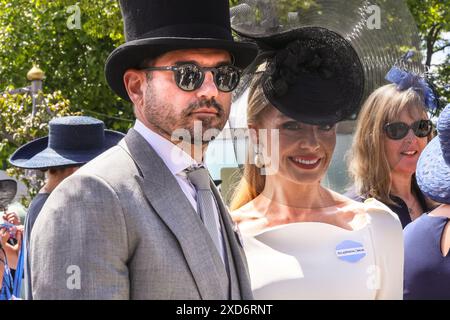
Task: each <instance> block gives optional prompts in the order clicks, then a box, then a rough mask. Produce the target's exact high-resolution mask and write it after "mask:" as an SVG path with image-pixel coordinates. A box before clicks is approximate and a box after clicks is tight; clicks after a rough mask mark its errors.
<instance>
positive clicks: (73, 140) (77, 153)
mask: <svg viewBox="0 0 450 320" xmlns="http://www.w3.org/2000/svg"><path fill="white" fill-rule="evenodd" d="M124 136H125V135H124V134H123V133H121V132H117V131H113V130H105V125H104V123H103V121H101V120H98V119H95V118H92V117H85V116H68V117H60V118H54V119H53V120H51V121H50V122H49V134H48V136H47V137H43V138H39V139H36V140H33V141H31V142H28V143H27V144H25V145H23V146H21V147H19V148H18V149H17V150H16V151H15V152H14V153H13V154H12V155H11V157H10V158H9V162H10V163H11V164H12V165H13V166H15V167H19V168H24V169H49V168H56V167H69V166H79V165H83V164H85V163H86V162H88V161H90V160H92V159H94V158H95V157H96V156H98V155H100V154H101V153H102V152H104V151H106V150H107V149H109V148H111V147H113V146H114V145H116V144H117V143H118V142H119V141H120V140H121V139H122V138H123V137H124Z"/></svg>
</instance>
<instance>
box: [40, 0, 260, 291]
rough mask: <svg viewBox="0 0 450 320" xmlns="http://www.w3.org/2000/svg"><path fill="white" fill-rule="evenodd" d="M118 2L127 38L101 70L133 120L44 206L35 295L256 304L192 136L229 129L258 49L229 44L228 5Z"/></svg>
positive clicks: (202, 142)
mask: <svg viewBox="0 0 450 320" xmlns="http://www.w3.org/2000/svg"><path fill="white" fill-rule="evenodd" d="M120 5H121V11H122V16H123V18H124V26H125V35H126V43H125V44H123V45H121V46H120V47H118V48H117V49H115V50H114V51H113V52H112V53H111V55H110V56H109V57H108V60H107V62H106V68H105V73H106V79H107V81H108V83H109V85H110V86H111V88H112V89H113V90H114V91H115V92H116V93H117V94H118V95H119V96H121V97H122V98H124V99H126V100H129V101H131V102H132V103H133V106H134V112H135V115H136V118H137V119H136V123H135V125H134V127H133V128H132V129H130V131H129V132H128V134H127V135H126V137H125V138H124V139H123V140H122V141H121V142H120V143H119V145H118V146H116V147H113V148H112V149H110V150H108V151H107V152H105V153H103V154H102V155H100V156H99V157H97V158H96V159H94V160H93V161H91V162H89V163H88V164H86V165H85V166H83V168H81V169H80V170H78V171H77V172H76V173H75V174H74V175H72V176H71V177H69V178H68V179H66V180H65V181H64V182H63V183H61V184H60V185H59V186H58V187H57V188H56V189H55V190H54V191H53V192H52V194H51V195H50V197H49V199H48V200H47V202H46V204H45V205H44V207H43V209H42V212H41V214H40V215H39V217H38V219H37V221H36V223H35V226H34V229H33V231H32V235H31V270H32V291H33V297H34V298H35V299H251V298H252V294H251V288H250V282H249V278H248V270H247V266H246V260H245V256H244V254H243V249H242V244H241V243H240V241H239V237H238V236H237V233H236V231H235V229H234V227H233V224H232V221H231V219H230V216H229V214H228V212H227V209H226V207H225V206H224V204H223V202H222V199H221V197H220V195H219V193H218V192H217V190H216V189H215V187H214V185H213V183H212V181H211V179H210V178H209V177H208V178H207V182H206V183H205V179H204V172H205V170H204V169H203V168H202V167H201V165H202V162H203V152H204V151H205V148H206V146H207V144H208V138H203V136H200V138H199V136H198V132H196V130H197V127H198V125H199V126H200V129H201V130H202V131H203V132H204V131H208V130H216V131H218V130H221V129H222V128H223V127H224V125H225V122H226V120H227V118H228V115H229V112H230V105H231V91H232V90H233V89H234V88H235V87H236V86H237V84H238V82H239V70H238V68H244V67H246V66H247V65H248V64H250V63H251V61H252V60H253V58H254V57H255V56H256V48H255V47H254V46H253V45H252V44H248V43H237V42H235V41H233V38H232V36H231V31H230V21H229V6H228V0H214V1H211V0H196V1H179V0H164V1H161V0H159V1H157V0H151V1H150V0H132V1H131V0H123V1H120ZM180 129H181V131H178V130H180ZM176 132H182V133H183V134H182V136H183V139H184V140H183V141H179V140H178V139H175V138H177V137H178V133H176ZM175 133H176V134H175ZM182 145H183V147H181V146H182ZM186 146H187V148H186ZM196 146H200V150H201V152H199V153H195V152H194V153H192V150H196Z"/></svg>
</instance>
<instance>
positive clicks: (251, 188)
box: [230, 78, 271, 211]
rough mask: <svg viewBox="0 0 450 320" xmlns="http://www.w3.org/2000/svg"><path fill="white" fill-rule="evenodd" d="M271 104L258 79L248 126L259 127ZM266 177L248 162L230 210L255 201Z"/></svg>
mask: <svg viewBox="0 0 450 320" xmlns="http://www.w3.org/2000/svg"><path fill="white" fill-rule="evenodd" d="M270 106H271V104H270V102H269V101H268V100H267V98H266V97H265V95H264V92H263V90H262V88H261V86H260V85H259V78H257V79H256V80H255V81H254V82H253V84H252V85H251V86H250V91H249V95H248V107H247V125H258V124H260V123H261V119H262V117H263V115H264V113H265V112H264V111H266V110H268V107H270ZM264 186H265V176H264V175H261V174H260V169H259V168H257V167H256V166H255V165H254V164H252V163H249V161H246V163H245V165H244V172H243V175H242V177H241V179H240V181H239V183H238V185H237V187H236V188H235V191H234V192H233V196H232V198H231V203H230V210H231V211H234V210H237V209H239V208H240V207H242V206H243V205H245V204H246V203H248V202H250V201H252V200H253V199H255V198H256V197H257V196H258V195H259V194H260V193H261V192H262V191H263V189H264Z"/></svg>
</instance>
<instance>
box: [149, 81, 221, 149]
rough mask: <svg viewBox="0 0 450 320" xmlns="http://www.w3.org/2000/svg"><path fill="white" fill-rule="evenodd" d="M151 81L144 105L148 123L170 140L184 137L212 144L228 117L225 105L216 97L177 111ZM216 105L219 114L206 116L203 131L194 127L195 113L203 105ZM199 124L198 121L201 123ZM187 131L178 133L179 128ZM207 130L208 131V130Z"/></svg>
mask: <svg viewBox="0 0 450 320" xmlns="http://www.w3.org/2000/svg"><path fill="white" fill-rule="evenodd" d="M150 83H151V82H149V83H148V86H147V91H146V93H145V95H146V100H145V101H146V105H145V106H144V116H145V118H146V120H147V122H148V123H150V124H151V125H152V126H154V127H155V128H156V129H157V130H158V131H159V132H158V133H160V134H162V135H163V136H165V137H166V138H167V139H169V140H174V139H175V141H173V142H174V143H176V141H180V140H183V141H184V142H185V143H186V142H188V141H187V139H190V143H191V144H208V143H209V142H210V141H211V140H213V139H215V138H216V137H217V134H218V132H220V131H221V130H222V129H223V127H224V126H225V123H226V121H227V115H226V114H225V111H224V108H223V107H222V105H221V104H220V103H218V102H217V101H216V100H215V99H201V100H198V101H196V102H194V103H191V104H189V105H188V106H187V108H185V109H183V110H182V111H181V112H180V113H179V114H177V113H176V112H175V111H174V109H175V108H174V106H173V105H172V104H171V103H170V102H169V101H165V102H163V101H161V100H160V98H159V97H158V96H157V95H156V94H154V92H155V91H154V88H153V86H151V84H150ZM204 107H208V108H213V109H215V110H216V112H217V114H216V115H214V116H207V117H204V118H203V119H202V120H196V121H195V122H199V121H201V126H202V127H201V132H198V131H199V130H198V129H199V128H198V127H197V128H195V127H194V114H193V112H195V111H196V110H197V109H200V108H204ZM197 125H198V124H197ZM195 129H197V132H196V130H195ZM181 131H185V132H188V133H189V135H188V137H186V136H187V135H186V134H183V135H182V139H180V135H177V132H181ZM205 133H206V134H205Z"/></svg>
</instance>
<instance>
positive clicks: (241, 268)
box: [211, 182, 253, 300]
mask: <svg viewBox="0 0 450 320" xmlns="http://www.w3.org/2000/svg"><path fill="white" fill-rule="evenodd" d="M211 189H212V191H213V193H214V196H215V197H216V199H217V204H218V205H219V211H220V214H221V216H222V219H223V224H224V227H225V235H226V238H227V240H228V243H229V245H230V249H231V253H230V254H231V256H232V260H233V262H234V266H235V269H236V273H237V277H238V283H239V289H240V293H241V297H242V299H244V300H250V299H253V294H252V290H251V284H250V277H249V273H248V266H247V260H246V258H245V255H244V250H243V247H242V243H241V240H240V235H239V234H238V231H237V230H236V231H235V230H234V226H235V224H234V222H233V221H232V220H231V217H230V214H229V212H228V209H227V208H226V206H225V204H224V203H223V201H222V198H221V196H220V194H219V191H218V190H217V188H216V186H215V185H214V183H213V182H211Z"/></svg>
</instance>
